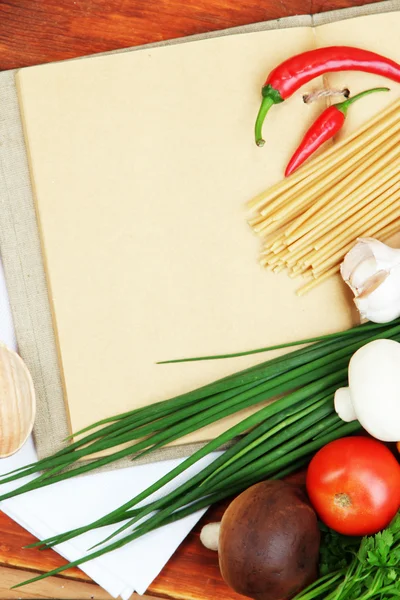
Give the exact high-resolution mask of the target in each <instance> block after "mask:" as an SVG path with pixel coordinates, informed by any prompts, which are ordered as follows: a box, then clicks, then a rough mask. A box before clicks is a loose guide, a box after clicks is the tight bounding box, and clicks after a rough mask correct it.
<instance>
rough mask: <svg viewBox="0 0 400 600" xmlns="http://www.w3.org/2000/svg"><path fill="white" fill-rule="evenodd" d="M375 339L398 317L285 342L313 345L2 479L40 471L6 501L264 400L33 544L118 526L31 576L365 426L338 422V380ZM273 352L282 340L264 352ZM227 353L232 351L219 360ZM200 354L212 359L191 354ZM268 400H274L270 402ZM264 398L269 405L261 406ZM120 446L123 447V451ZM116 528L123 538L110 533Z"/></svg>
mask: <svg viewBox="0 0 400 600" xmlns="http://www.w3.org/2000/svg"><path fill="white" fill-rule="evenodd" d="M379 338H390V339H394V340H397V341H400V319H399V320H396V321H393V322H392V323H390V324H387V325H377V324H371V323H368V324H365V325H361V326H358V327H355V328H353V329H350V330H346V331H343V332H339V333H336V334H330V335H327V336H321V337H318V338H312V339H308V340H300V341H298V342H294V343H289V344H283V345H280V346H279V347H280V348H287V347H290V346H295V345H298V344H301V345H304V344H308V345H307V346H306V347H302V348H300V349H297V350H294V351H292V352H290V353H288V354H285V355H284V356H280V357H278V358H274V359H272V360H269V361H265V362H262V363H260V364H258V365H256V366H254V367H250V368H248V369H245V370H242V371H240V372H238V373H234V374H232V375H229V376H228V377H224V378H222V379H219V380H217V381H215V382H213V383H210V384H208V385H205V386H203V387H201V388H198V389H195V390H193V391H191V392H188V393H186V394H181V395H179V396H176V397H174V398H170V399H168V400H165V401H162V402H157V403H156V404H153V405H151V406H147V407H143V408H140V409H136V410H133V411H130V412H127V413H124V414H122V415H117V416H115V417H111V418H109V419H104V420H102V421H99V422H97V423H94V424H93V425H91V426H90V427H87V428H85V429H84V430H81V431H80V432H78V433H77V434H75V436H74V439H75V438H77V439H76V441H73V442H71V443H69V445H67V446H66V447H65V448H63V449H62V450H60V451H59V452H57V453H55V454H53V455H52V456H50V457H48V458H44V459H42V460H39V461H38V462H36V463H32V464H28V465H26V466H23V467H21V468H19V469H16V470H15V471H12V472H11V473H8V474H6V475H4V476H2V477H0V484H1V483H9V482H11V481H16V480H18V479H22V478H24V477H26V476H28V475H29V476H31V475H36V474H37V473H40V475H38V476H37V477H36V478H35V479H33V480H32V481H29V482H28V483H25V484H22V485H21V486H20V487H18V488H17V489H15V490H13V491H9V492H7V493H5V494H3V495H2V496H1V497H0V500H5V499H7V498H11V497H13V496H17V495H19V494H23V493H25V492H28V491H31V490H34V489H38V488H41V487H44V486H47V485H52V484H53V483H56V482H58V481H62V480H65V479H69V478H72V477H75V476H77V475H80V474H83V473H87V472H89V471H92V470H94V469H97V468H99V467H101V466H103V465H107V464H110V463H112V462H113V461H115V460H118V459H120V458H123V457H126V456H130V457H132V460H135V459H137V458H138V457H142V456H145V455H147V454H149V453H151V452H152V451H154V450H156V449H159V448H161V447H163V446H165V445H166V444H169V443H170V442H172V441H175V440H177V439H179V438H181V437H183V436H185V435H187V434H188V433H191V432H193V431H197V430H199V429H201V428H202V427H205V426H207V425H209V424H211V423H214V422H216V421H218V420H220V419H223V418H225V417H227V416H229V415H232V414H234V413H237V412H240V411H243V410H245V409H248V408H251V407H256V406H258V405H260V406H261V407H259V408H258V410H256V411H255V412H254V413H253V414H251V415H250V416H248V417H246V418H244V419H242V420H241V421H240V422H239V423H238V424H236V425H234V426H233V427H231V428H230V429H228V430H227V431H225V432H224V433H222V434H221V435H219V436H218V437H217V438H215V439H214V440H212V441H210V442H208V443H207V444H205V445H204V446H203V447H202V448H200V449H199V450H197V451H196V452H195V453H194V454H192V455H191V456H189V457H188V458H186V459H185V460H184V461H183V462H182V463H181V464H179V465H178V466H177V467H175V468H174V469H172V471H170V472H169V473H167V474H166V475H164V476H163V477H161V479H159V480H158V481H157V482H155V483H154V484H152V485H151V486H149V487H148V488H147V489H146V490H144V491H142V492H141V493H139V494H138V495H137V496H135V497H134V498H132V499H131V500H129V501H128V502H126V503H125V504H124V505H122V506H120V507H119V508H117V509H116V510H113V511H112V512H110V513H108V514H107V515H105V516H103V517H101V518H100V519H97V520H95V521H93V522H91V523H88V524H87V525H85V526H82V527H79V528H76V529H73V530H71V531H67V532H65V533H62V534H59V535H55V536H53V537H51V538H48V539H45V540H43V541H41V542H37V543H36V544H33V545H32V546H37V547H41V548H50V547H53V546H55V545H58V544H61V543H63V542H65V541H67V540H69V539H72V538H74V537H75V536H78V535H81V534H83V533H86V532H87V531H90V530H93V529H97V528H100V527H105V526H107V525H115V524H117V523H119V524H120V526H119V527H118V528H117V530H116V531H115V532H114V533H113V534H112V535H110V536H108V537H107V538H106V539H104V540H103V541H102V542H101V543H100V544H97V547H94V548H92V549H91V552H90V553H89V554H87V555H86V556H83V557H81V558H79V559H78V560H76V561H74V562H72V563H69V564H68V565H65V566H62V567H59V568H57V569H54V570H52V571H50V572H49V573H46V574H44V575H40V576H38V577H35V578H33V579H31V580H30V581H29V583H31V582H33V581H38V580H40V579H43V578H45V577H48V576H50V575H55V574H58V573H60V572H62V571H64V570H65V569H67V568H70V567H71V566H78V565H81V564H83V563H85V562H87V561H89V560H92V559H94V558H96V557H98V556H101V555H103V554H106V553H107V552H110V551H112V550H115V549H117V548H121V547H122V546H125V545H126V544H128V543H130V542H131V541H133V540H135V539H138V538H139V537H141V536H143V535H145V534H146V533H148V532H150V531H153V530H154V529H157V528H159V527H163V526H164V525H168V524H169V523H172V522H174V521H177V520H179V519H181V518H183V517H185V516H187V515H190V514H193V513H194V512H197V511H198V510H200V509H203V508H205V507H208V506H210V505H211V504H213V503H215V502H218V501H220V500H223V499H225V498H229V497H231V496H233V495H234V494H238V493H240V492H241V491H243V490H244V489H246V488H248V487H249V486H251V485H253V484H254V483H257V482H258V481H261V480H263V479H267V478H281V477H284V476H286V475H288V474H290V473H292V472H293V471H296V470H298V469H299V468H301V467H304V466H305V465H306V464H307V463H308V461H309V460H310V458H311V456H312V455H313V453H315V452H316V451H317V450H318V449H319V448H321V447H322V446H324V445H325V444H327V443H328V442H330V441H332V440H335V439H338V438H341V437H343V436H346V435H351V434H354V433H357V432H358V431H360V429H361V427H360V425H359V423H358V422H357V421H354V422H352V423H344V422H343V421H341V420H340V419H339V417H338V416H337V415H336V413H335V410H334V406H333V396H334V392H335V390H336V389H337V388H338V387H342V386H344V385H346V384H347V366H348V362H349V359H350V357H351V356H352V354H353V353H354V352H355V351H356V350H357V349H358V348H360V347H361V346H363V345H364V344H365V343H367V342H370V341H372V340H374V339H379ZM270 349H276V346H275V347H270V348H263V349H259V351H267V350H270ZM255 352H256V351H253V350H251V351H247V352H246V353H255ZM243 354H245V353H237V354H236V355H243ZM224 356H227V355H222V356H221V355H220V356H218V358H223V357H224ZM202 358H206V359H207V360H208V359H210V357H197V358H196V359H190V360H201V359H202ZM184 360H187V359H184ZM276 398H278V399H276ZM272 399H275V401H274V402H272V403H270V402H269V401H271V400H272ZM266 402H269V403H268V404H267V405H265V404H266ZM122 444H124V447H123V448H122V449H121V448H118V447H120V446H121V445H122ZM126 444H128V445H127V446H126ZM227 444H230V446H229V447H228V449H227V450H226V451H225V452H224V453H222V454H220V455H219V456H217V458H215V459H214V460H213V462H211V463H210V464H209V465H208V466H206V467H204V468H203V469H201V470H200V472H198V473H197V474H195V475H192V476H191V477H190V478H189V479H188V480H187V481H186V482H185V483H182V484H180V485H178V486H177V487H176V488H175V489H173V490H172V491H170V492H169V493H166V494H165V495H164V496H162V497H161V498H158V499H157V500H151V499H150V500H149V498H150V496H152V495H153V494H154V493H156V492H159V491H161V493H162V492H163V491H164V490H163V488H164V486H166V485H167V484H169V483H170V482H172V481H174V480H175V479H176V478H177V477H178V476H179V475H181V474H182V473H184V472H185V471H186V470H187V469H189V467H191V466H192V465H194V464H196V463H197V462H198V461H199V460H201V459H202V458H204V457H206V456H208V455H209V454H210V453H212V452H215V451H217V450H219V449H221V447H225V446H226V445H227ZM111 449H112V450H111ZM104 450H111V454H109V455H107V456H104V457H100V458H98V457H95V458H93V459H92V460H91V461H90V462H88V463H85V464H80V463H78V464H75V463H76V462H77V461H78V460H81V459H82V458H90V457H91V455H93V454H95V453H98V452H101V451H104ZM139 503H140V506H138V505H139ZM121 534H123V536H122V537H121ZM117 535H118V538H116V539H113V538H115V536H117ZM25 583H28V582H25ZM19 585H22V584H19ZM16 587H18V586H16Z"/></svg>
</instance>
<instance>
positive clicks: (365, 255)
mask: <svg viewBox="0 0 400 600" xmlns="http://www.w3.org/2000/svg"><path fill="white" fill-rule="evenodd" d="M340 272H341V275H342V278H343V280H344V281H345V282H346V283H347V285H348V286H349V287H350V288H351V290H352V291H353V293H354V296H355V298H354V302H355V304H356V306H357V308H358V310H359V312H360V315H361V317H362V318H364V319H368V320H370V321H373V322H374V323H387V322H389V321H392V320H393V319H396V318H397V317H399V316H400V250H398V249H396V248H390V247H389V246H387V245H386V244H383V243H382V242H380V241H378V240H375V239H374V238H360V239H359V240H358V242H357V244H356V245H355V246H354V248H352V249H351V250H350V252H348V254H346V256H345V258H344V261H343V263H342V265H341V267H340Z"/></svg>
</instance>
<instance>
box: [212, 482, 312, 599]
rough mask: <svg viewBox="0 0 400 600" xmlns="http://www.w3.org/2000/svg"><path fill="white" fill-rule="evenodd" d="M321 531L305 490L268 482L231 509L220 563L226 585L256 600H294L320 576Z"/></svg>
mask: <svg viewBox="0 0 400 600" xmlns="http://www.w3.org/2000/svg"><path fill="white" fill-rule="evenodd" d="M319 542H320V532H319V529H318V524H317V517H316V514H315V512H314V510H313V509H312V508H311V506H310V505H309V503H308V501H307V498H306V495H305V493H304V492H303V490H302V489H301V488H299V487H297V486H294V485H291V484H288V483H285V482H283V481H264V482H261V483H258V484H256V485H254V486H252V487H251V488H249V489H248V490H246V491H245V492H243V493H242V494H240V495H239V496H238V497H237V498H236V499H235V500H234V501H233V502H232V503H231V504H230V505H229V507H228V509H227V510H226V512H225V514H224V516H223V518H222V521H221V529H220V537H219V564H220V569H221V574H222V576H223V578H224V580H225V581H226V583H227V584H228V585H229V586H231V587H232V588H233V589H234V590H235V591H236V592H238V593H239V594H243V595H245V596H249V597H251V598H255V599H256V600H281V599H287V598H292V597H293V596H294V595H295V594H296V593H297V592H299V591H300V590H301V589H303V588H304V587H306V586H307V585H309V584H310V583H311V582H313V581H314V580H315V579H316V577H317V565H318V557H319Z"/></svg>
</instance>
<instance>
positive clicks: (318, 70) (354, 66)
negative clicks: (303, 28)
mask: <svg viewBox="0 0 400 600" xmlns="http://www.w3.org/2000/svg"><path fill="white" fill-rule="evenodd" d="M332 71H365V72H367V73H375V74H376V75H383V76H384V77H388V78H389V79H392V80H393V81H397V82H398V83H400V65H399V64H398V63H396V62H394V61H393V60H390V58H386V57H384V56H381V55H380V54H375V52H370V51H369V50H362V49H361V48H352V47H351V46H328V47H327V48H318V49H316V50H310V51H308V52H303V53H302V54H297V55H296V56H293V57H292V58H289V59H288V60H285V61H284V62H283V63H281V64H280V65H278V66H277V67H276V68H275V69H274V70H273V71H271V73H270V74H269V75H268V78H267V80H266V82H265V84H264V85H263V88H262V97H263V99H262V103H261V106H260V110H259V112H258V115H257V120H256V125H255V136H256V144H257V146H263V145H264V140H263V139H262V133H261V131H262V125H263V122H264V119H265V117H266V115H267V112H268V111H269V109H270V108H271V106H272V105H273V104H279V103H280V102H283V101H284V100H286V98H289V96H291V95H292V94H293V93H294V92H295V91H296V90H298V89H299V88H300V87H301V86H302V85H304V84H305V83H308V82H309V81H311V80H312V79H315V77H319V76H320V75H323V74H324V73H330V72H332Z"/></svg>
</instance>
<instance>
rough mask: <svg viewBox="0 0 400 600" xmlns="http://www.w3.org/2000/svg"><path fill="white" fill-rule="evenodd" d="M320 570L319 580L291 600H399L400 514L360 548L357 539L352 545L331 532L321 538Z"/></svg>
mask: <svg viewBox="0 0 400 600" xmlns="http://www.w3.org/2000/svg"><path fill="white" fill-rule="evenodd" d="M358 544H359V548H358V550H357V546H358ZM351 556H352V558H351V560H349V559H350V557H351ZM335 561H336V567H335ZM320 569H321V578H320V579H318V580H317V581H316V582H315V583H313V584H312V585H310V586H309V587H308V588H307V589H305V590H303V591H302V592H300V594H298V595H297V596H296V597H295V599H294V600H392V599H393V598H400V513H398V514H397V515H396V517H395V518H394V519H393V521H392V522H391V523H390V525H389V526H388V527H387V528H386V529H384V530H383V531H381V532H380V533H377V534H376V535H374V536H368V537H364V538H362V540H361V544H360V542H359V538H355V539H354V542H352V541H351V538H347V537H345V536H339V535H338V534H335V533H334V532H329V531H328V532H327V533H325V534H323V541H322V544H321V565H320ZM333 569H335V570H333Z"/></svg>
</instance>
